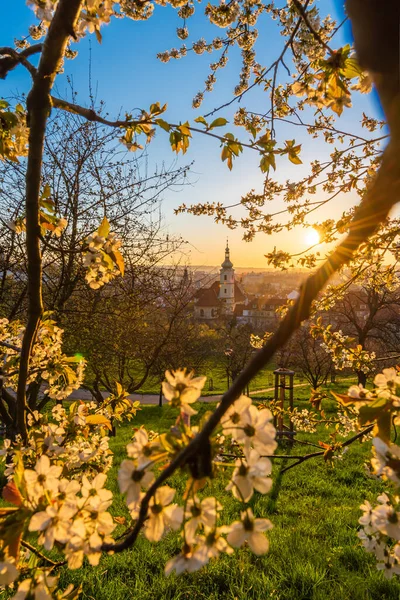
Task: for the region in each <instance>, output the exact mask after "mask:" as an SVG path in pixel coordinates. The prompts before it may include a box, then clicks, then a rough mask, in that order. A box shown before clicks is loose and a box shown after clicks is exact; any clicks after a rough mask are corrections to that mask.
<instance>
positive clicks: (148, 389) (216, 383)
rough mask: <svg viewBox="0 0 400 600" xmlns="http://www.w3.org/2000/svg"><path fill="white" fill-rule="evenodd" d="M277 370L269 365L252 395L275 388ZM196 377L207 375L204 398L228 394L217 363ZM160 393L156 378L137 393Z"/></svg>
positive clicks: (299, 379)
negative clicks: (258, 391)
mask: <svg viewBox="0 0 400 600" xmlns="http://www.w3.org/2000/svg"><path fill="white" fill-rule="evenodd" d="M275 368H276V367H275V366H274V365H268V367H266V368H265V369H263V370H262V371H261V372H260V373H259V374H258V375H257V376H256V377H255V378H254V379H253V380H252V382H251V384H250V387H249V389H250V394H251V392H252V391H255V390H262V389H268V388H271V387H273V386H274V381H275V379H274V374H273V371H274V369H275ZM196 375H206V377H207V381H206V384H205V386H204V388H203V391H202V396H213V395H215V394H223V393H224V392H226V390H227V388H228V385H227V379H226V376H225V375H224V373H223V371H222V370H221V368H219V367H218V366H215V362H213V363H212V364H210V366H209V367H208V368H207V369H204V370H203V371H202V372H201V373H196ZM348 377H349V376H348V375H343V374H341V375H340V376H339V377H337V380H338V381H339V382H340V380H343V379H346V381H347V379H348ZM211 381H212V389H210V382H211ZM351 383H356V379H354V381H351V382H350V383H349V385H351ZM299 384H300V385H303V384H307V380H306V379H305V378H304V377H303V376H302V375H301V374H298V373H295V376H294V385H299ZM328 388H329V386H328ZM300 389H301V388H300ZM300 389H296V390H295V396H296V395H298V392H299V391H300ZM159 392H160V381H159V380H158V379H157V378H155V377H149V378H148V379H147V381H146V383H145V384H144V385H143V387H142V388H140V389H139V390H137V393H139V394H159ZM266 395H267V396H272V395H273V392H269V393H267V394H266ZM308 397H309V396H308Z"/></svg>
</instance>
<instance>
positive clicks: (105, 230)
mask: <svg viewBox="0 0 400 600" xmlns="http://www.w3.org/2000/svg"><path fill="white" fill-rule="evenodd" d="M97 233H98V234H99V235H100V236H101V237H107V236H108V234H109V233H110V223H109V222H108V219H107V217H103V220H102V222H101V225H100V227H99V228H98V230H97Z"/></svg>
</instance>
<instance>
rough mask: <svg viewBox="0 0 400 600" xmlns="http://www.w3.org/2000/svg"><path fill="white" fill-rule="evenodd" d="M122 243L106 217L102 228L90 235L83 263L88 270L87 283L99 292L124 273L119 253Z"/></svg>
mask: <svg viewBox="0 0 400 600" xmlns="http://www.w3.org/2000/svg"><path fill="white" fill-rule="evenodd" d="M120 246H121V241H120V240H119V239H118V238H117V236H116V234H115V233H111V232H110V225H109V223H108V220H107V218H106V217H104V219H103V221H102V223H101V225H100V227H99V228H98V229H97V231H95V232H94V233H93V234H92V235H90V236H89V237H88V238H87V240H86V244H85V252H84V259H83V263H84V266H85V267H86V268H87V273H86V277H85V279H86V281H87V283H88V284H89V286H90V287H91V288H92V289H94V290H97V289H99V288H100V287H102V286H103V285H104V284H105V283H108V282H109V281H111V279H114V277H116V276H117V275H120V274H123V273H124V261H123V258H122V255H121V253H120V251H119V248H120Z"/></svg>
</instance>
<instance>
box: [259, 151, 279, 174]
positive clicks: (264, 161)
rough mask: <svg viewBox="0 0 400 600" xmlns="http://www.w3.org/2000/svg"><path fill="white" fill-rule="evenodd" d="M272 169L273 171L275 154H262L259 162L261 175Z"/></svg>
mask: <svg viewBox="0 0 400 600" xmlns="http://www.w3.org/2000/svg"><path fill="white" fill-rule="evenodd" d="M270 167H272V168H273V169H274V171H275V169H276V162H275V154H274V153H273V152H270V153H269V154H264V155H263V157H262V158H261V161H260V169H261V171H262V172H263V173H267V172H268V171H269V169H270Z"/></svg>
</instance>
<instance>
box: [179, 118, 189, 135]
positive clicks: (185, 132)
mask: <svg viewBox="0 0 400 600" xmlns="http://www.w3.org/2000/svg"><path fill="white" fill-rule="evenodd" d="M179 130H180V131H181V132H182V133H183V135H187V136H189V137H191V136H192V134H191V131H190V129H189V122H188V121H186V123H183V125H179Z"/></svg>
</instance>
